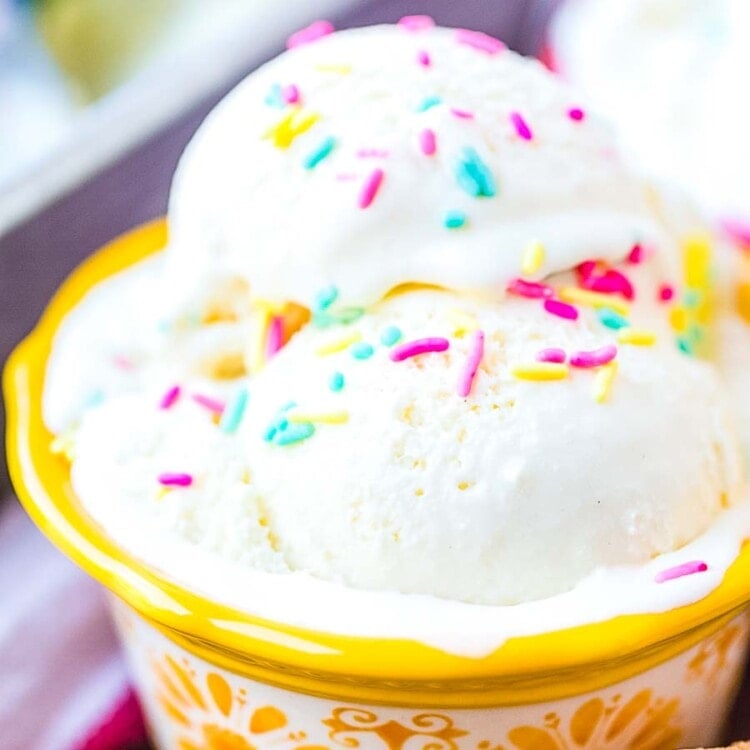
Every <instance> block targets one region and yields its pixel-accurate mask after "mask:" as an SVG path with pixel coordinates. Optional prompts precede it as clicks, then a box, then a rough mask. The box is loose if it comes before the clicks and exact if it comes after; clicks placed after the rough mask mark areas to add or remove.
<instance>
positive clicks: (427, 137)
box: [419, 128, 437, 156]
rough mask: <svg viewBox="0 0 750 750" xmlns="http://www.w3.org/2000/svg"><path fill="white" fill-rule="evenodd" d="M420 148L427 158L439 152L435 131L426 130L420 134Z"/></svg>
mask: <svg viewBox="0 0 750 750" xmlns="http://www.w3.org/2000/svg"><path fill="white" fill-rule="evenodd" d="M419 147H420V148H421V149H422V153H423V154H424V155H425V156H432V155H433V154H434V153H435V151H437V142H436V141H435V131H434V130H430V129H429V128H425V129H424V130H423V131H422V132H421V133H420V134H419Z"/></svg>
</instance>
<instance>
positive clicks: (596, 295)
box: [558, 286, 630, 315]
mask: <svg viewBox="0 0 750 750" xmlns="http://www.w3.org/2000/svg"><path fill="white" fill-rule="evenodd" d="M558 294H559V296H560V299H562V300H565V302H572V303H574V304H578V305H590V306H591V307H595V308H600V307H609V308H611V309H612V310H614V311H615V312H616V313H619V314H620V315H628V314H629V313H630V306H629V305H628V304H627V303H626V302H622V301H621V300H618V299H616V298H615V297H613V296H611V295H608V294H601V293H600V292H591V291H589V290H588V289H577V288H576V287H574V286H565V287H563V288H562V289H560V291H559V292H558Z"/></svg>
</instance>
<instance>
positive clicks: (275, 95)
mask: <svg viewBox="0 0 750 750" xmlns="http://www.w3.org/2000/svg"><path fill="white" fill-rule="evenodd" d="M263 102H264V103H265V104H267V105H268V106H269V107H278V108H280V109H281V108H283V107H284V97H283V96H282V93H281V84H278V83H274V84H272V85H271V88H270V89H268V93H267V94H266V97H265V99H263Z"/></svg>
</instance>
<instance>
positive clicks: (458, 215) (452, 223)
mask: <svg viewBox="0 0 750 750" xmlns="http://www.w3.org/2000/svg"><path fill="white" fill-rule="evenodd" d="M464 224H466V214H465V213H464V212H463V211H448V213H446V214H445V218H444V219H443V226H444V227H445V228H446V229H460V228H461V227H462V226H463V225H464Z"/></svg>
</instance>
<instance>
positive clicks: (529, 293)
mask: <svg viewBox="0 0 750 750" xmlns="http://www.w3.org/2000/svg"><path fill="white" fill-rule="evenodd" d="M508 292H510V294H515V295H517V296H519V297H528V298H529V299H544V298H547V297H551V296H552V295H553V293H554V291H553V289H552V287H551V286H547V284H540V283H539V282H537V281H526V280H525V279H513V281H511V282H510V284H508Z"/></svg>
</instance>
